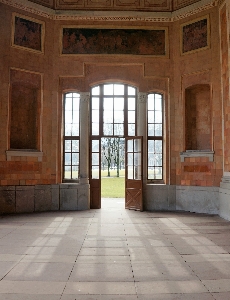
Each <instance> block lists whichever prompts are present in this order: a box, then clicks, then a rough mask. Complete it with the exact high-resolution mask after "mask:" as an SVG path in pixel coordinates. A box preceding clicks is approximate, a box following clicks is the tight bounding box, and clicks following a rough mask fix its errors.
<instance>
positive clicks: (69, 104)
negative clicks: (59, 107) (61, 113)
mask: <svg viewBox="0 0 230 300" xmlns="http://www.w3.org/2000/svg"><path fill="white" fill-rule="evenodd" d="M65 110H72V97H71V98H66V99H65Z"/></svg>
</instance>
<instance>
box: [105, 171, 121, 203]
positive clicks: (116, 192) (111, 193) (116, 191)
mask: <svg viewBox="0 0 230 300" xmlns="http://www.w3.org/2000/svg"><path fill="white" fill-rule="evenodd" d="M107 174H108V173H107V171H101V197H102V198H124V197H125V177H124V174H125V171H124V170H121V171H120V177H116V176H117V172H116V170H111V171H110V177H107Z"/></svg>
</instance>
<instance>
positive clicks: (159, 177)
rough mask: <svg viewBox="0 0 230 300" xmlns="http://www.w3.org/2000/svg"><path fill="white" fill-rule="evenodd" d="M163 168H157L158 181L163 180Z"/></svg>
mask: <svg viewBox="0 0 230 300" xmlns="http://www.w3.org/2000/svg"><path fill="white" fill-rule="evenodd" d="M162 176H163V168H162V167H158V168H157V178H158V179H162V178H163V177H162Z"/></svg>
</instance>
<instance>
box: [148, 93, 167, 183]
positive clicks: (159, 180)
mask: <svg viewBox="0 0 230 300" xmlns="http://www.w3.org/2000/svg"><path fill="white" fill-rule="evenodd" d="M150 95H154V100H155V96H156V95H159V96H161V123H156V122H154V123H149V111H153V112H154V113H155V111H156V110H155V108H154V109H153V110H149V96H150ZM146 112H147V116H146V120H147V122H146V123H147V130H146V131H147V157H146V161H147V168H146V173H147V174H146V175H147V181H148V182H149V183H155V184H163V183H164V171H165V170H164V142H165V141H164V94H163V93H161V92H150V93H148V95H147V109H146ZM149 124H153V125H155V124H161V126H162V130H161V135H149ZM149 141H161V142H162V143H161V162H162V163H161V165H160V166H158V165H156V164H154V165H151V166H150V164H149ZM150 167H152V168H153V169H154V170H155V169H156V168H157V167H160V168H161V169H162V173H161V178H156V177H155V178H150V176H149V168H150ZM155 176H156V175H155Z"/></svg>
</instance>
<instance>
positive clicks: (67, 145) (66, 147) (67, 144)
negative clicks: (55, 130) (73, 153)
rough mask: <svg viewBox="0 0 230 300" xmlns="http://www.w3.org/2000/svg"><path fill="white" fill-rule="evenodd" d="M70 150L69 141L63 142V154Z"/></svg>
mask: <svg viewBox="0 0 230 300" xmlns="http://www.w3.org/2000/svg"><path fill="white" fill-rule="evenodd" d="M70 150H71V141H65V152H67V151H70Z"/></svg>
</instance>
